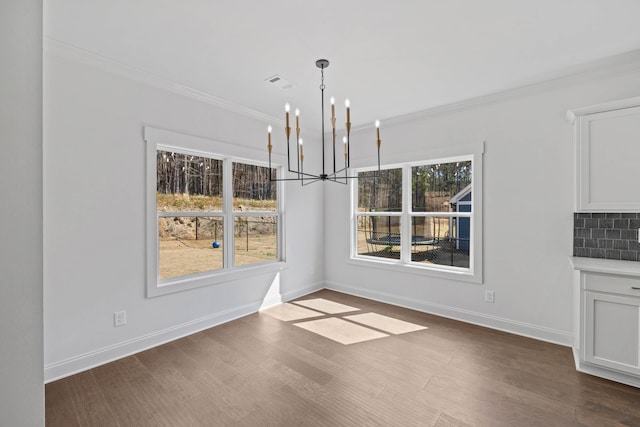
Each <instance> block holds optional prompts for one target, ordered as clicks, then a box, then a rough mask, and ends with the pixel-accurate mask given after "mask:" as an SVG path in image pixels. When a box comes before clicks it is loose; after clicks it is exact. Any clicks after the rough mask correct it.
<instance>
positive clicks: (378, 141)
mask: <svg viewBox="0 0 640 427" xmlns="http://www.w3.org/2000/svg"><path fill="white" fill-rule="evenodd" d="M376 144H377V145H378V150H380V120H376Z"/></svg>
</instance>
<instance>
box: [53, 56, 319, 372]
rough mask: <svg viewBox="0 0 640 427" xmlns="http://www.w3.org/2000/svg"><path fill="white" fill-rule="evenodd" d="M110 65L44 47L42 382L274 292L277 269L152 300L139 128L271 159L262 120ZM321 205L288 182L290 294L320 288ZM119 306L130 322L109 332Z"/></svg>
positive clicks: (224, 315)
mask: <svg viewBox="0 0 640 427" xmlns="http://www.w3.org/2000/svg"><path fill="white" fill-rule="evenodd" d="M67 53H68V55H67ZM73 58H75V59H73ZM94 64H95V66H94ZM105 64H106V63H105V62H104V61H101V60H99V59H96V58H91V57H83V55H82V54H80V55H78V53H77V52H66V51H65V49H64V48H60V47H57V48H55V49H46V50H45V92H44V114H45V120H44V131H45V140H44V272H45V282H44V288H45V309H44V319H45V361H44V362H45V379H46V380H51V379H54V378H57V377H61V376H65V375H69V374H70V373H73V372H75V371H78V370H83V369H87V368H89V367H91V366H93V365H96V364H101V363H104V362H106V361H108V360H110V359H114V358H118V357H122V356H123V355H126V354H128V353H133V352H136V351H139V350H141V349H143V348H145V347H149V346H153V345H157V344H158V343H160V342H163V341H166V340H170V339H173V338H175V337H177V336H180V335H184V334H188V333H190V332H193V331H195V330H198V329H202V328H205V327H209V326H211V325H214V324H217V323H220V322H223V321H226V320H229V319H231V318H234V317H237V316H241V315H244V314H247V313H249V312H253V311H255V310H256V309H257V308H258V307H259V306H260V304H261V303H262V301H263V299H264V297H265V295H267V292H269V295H270V296H272V294H273V292H274V290H273V289H272V290H271V291H269V289H270V286H271V284H272V283H273V282H274V279H275V274H263V275H261V276H256V277H253V278H251V279H248V280H242V281H235V282H228V283H224V284H219V285H216V286H210V287H206V288H199V289H195V290H190V291H184V292H179V293H174V294H170V295H165V296H161V297H156V298H146V297H145V283H146V282H145V265H146V262H145V256H146V255H145V250H146V247H145V198H144V194H145V181H144V178H145V142H144V140H143V134H142V132H143V126H144V125H149V126H153V127H157V128H162V129H168V130H172V131H177V132H183V133H186V134H189V135H195V136H199V137H203V138H207V139H211V140H213V141H218V142H223V143H228V144H238V145H243V146H249V147H253V148H256V149H259V150H260V154H259V156H258V157H257V158H256V160H263V161H266V160H267V151H266V123H265V122H262V121H260V120H257V119H254V118H249V117H248V116H245V115H239V114H235V113H232V112H229V111H225V110H223V109H221V108H217V107H214V106H212V105H210V104H207V103H204V102H200V101H197V100H195V99H192V98H189V97H186V96H181V95H178V94H175V93H172V92H170V91H167V90H162V89H159V88H156V87H154V86H152V85H147V84H143V83H141V82H139V81H138V80H135V79H130V78H127V77H124V76H123V75H119V74H116V73H111V72H105V71H102V68H100V67H102V66H105ZM106 65H107V66H109V67H112V68H113V69H114V70H120V71H122V72H123V73H124V74H127V73H128V72H130V71H131V70H128V71H127V70H125V69H120V68H119V67H118V66H117V65H114V64H106ZM134 74H135V73H134ZM132 76H133V74H132ZM274 147H275V148H274V150H279V151H281V152H282V151H283V150H282V149H280V148H279V147H278V143H277V142H276V141H274ZM211 150H212V151H214V152H215V150H216V148H215V145H212V147H211ZM262 153H264V154H262ZM322 207H323V198H322V187H321V186H320V185H319V184H316V185H315V186H310V187H305V188H304V189H301V187H300V186H299V184H298V185H296V184H287V187H286V219H287V222H286V227H287V228H286V237H287V241H286V245H287V246H286V247H287V260H288V268H287V269H285V270H283V271H282V272H281V275H280V281H279V285H280V288H279V290H277V291H278V292H276V293H279V294H281V295H283V297H284V298H291V297H293V296H297V295H301V294H305V293H308V292H311V291H312V290H314V289H317V288H320V287H322V285H323V269H322V266H323V254H324V253H323V244H322V236H323V233H322V232H323V230H322V216H323V208H322ZM119 310H126V312H127V324H126V325H125V326H124V327H119V328H114V326H113V313H114V312H115V311H119Z"/></svg>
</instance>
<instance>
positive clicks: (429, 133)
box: [325, 55, 640, 345]
mask: <svg viewBox="0 0 640 427" xmlns="http://www.w3.org/2000/svg"><path fill="white" fill-rule="evenodd" d="M636 57H637V55H636ZM616 67H617V69H619V72H617V73H615V74H612V73H611V72H603V70H602V69H600V70H597V71H593V72H590V73H583V74H582V75H580V76H577V77H575V78H572V79H560V80H557V81H553V82H550V83H547V84H542V85H538V86H536V87H531V88H526V89H521V90H517V91H513V92H511V93H509V94H504V95H505V96H501V97H500V96H494V97H491V98H487V99H486V100H485V101H486V102H474V103H469V105H467V106H466V107H463V108H459V109H452V110H450V111H447V112H442V113H440V114H433V115H426V114H425V115H423V116H422V117H417V118H415V119H413V120H410V121H404V122H401V121H399V120H396V122H395V123H396V124H394V121H393V120H391V121H386V124H385V122H383V128H382V130H381V132H382V135H381V136H382V140H383V149H382V158H383V162H384V160H385V158H393V159H394V161H397V160H399V159H400V160H403V161H408V160H409V161H412V160H419V158H417V157H416V155H415V153H416V152H420V153H422V154H423V155H424V156H425V157H426V156H428V153H429V150H430V149H434V148H437V147H443V146H452V145H456V144H469V143H477V142H482V141H485V154H484V193H483V195H484V212H483V213H484V284H483V285H477V284H469V283H463V282H458V281H453V280H443V279H437V278H433V277H429V276H421V275H417V274H408V273H407V274H402V273H400V274H399V273H395V272H390V271H386V270H381V269H375V268H374V269H369V268H366V267H363V266H359V265H353V264H349V262H348V260H349V244H348V242H347V240H346V238H345V237H344V236H345V235H346V234H347V232H348V195H347V194H346V192H343V191H342V190H341V189H335V188H331V187H327V188H326V193H325V201H326V206H325V227H326V242H327V246H326V248H325V261H326V263H327V264H326V265H327V269H326V276H325V278H326V282H327V286H328V287H330V288H333V289H337V290H341V291H344V292H348V293H353V294H356V295H361V296H365V297H369V298H373V299H378V300H382V301H387V302H392V303H396V304H400V305H404V306H408V307H413V308H416V309H419V310H424V311H427V312H433V313H437V314H441V315H445V316H449V317H454V318H458V319H462V320H466V321H470V322H474V323H479V324H484V325H488V326H491V327H494V328H499V329H505V330H508V331H512V332H515V333H519V334H523V335H530V336H533V337H536V338H539V339H543V340H549V341H553V342H557V343H562V344H565V345H570V344H571V342H572V323H571V322H572V305H571V304H572V299H571V292H572V291H571V289H572V288H571V286H572V270H571V267H570V264H569V262H568V257H569V256H571V255H572V245H573V241H572V235H573V217H572V212H573V182H574V172H573V171H574V157H573V153H574V151H573V128H572V125H571V124H570V123H569V122H568V121H567V120H566V119H565V113H566V111H567V110H568V109H572V108H577V107H581V106H587V105H592V104H597V103H600V102H604V101H610V100H615V99H620V98H627V97H632V96H638V95H640V64H638V61H637V60H636V62H635V64H631V65H630V66H629V64H627V66H624V67H622V66H620V64H617V65H616ZM471 104H472V105H471ZM443 111H444V110H443ZM370 135H372V131H371V130H368V131H361V132H359V134H358V133H356V134H355V135H354V136H353V138H352V141H356V140H358V138H360V137H362V138H365V139H366V138H370ZM634 143H637V142H634ZM402 153H412V154H404V155H403V154H402ZM620 155H624V153H620ZM329 242H331V243H329ZM487 289H490V290H494V291H495V303H493V304H491V303H485V302H484V291H485V290H487Z"/></svg>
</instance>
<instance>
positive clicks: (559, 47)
mask: <svg viewBox="0 0 640 427" xmlns="http://www.w3.org/2000/svg"><path fill="white" fill-rule="evenodd" d="M44 6H45V15H44V32H45V37H47V38H48V39H51V40H53V41H56V42H60V43H63V44H67V45H70V46H73V47H75V48H79V49H82V50H86V51H88V52H90V53H93V54H96V55H99V56H101V57H104V58H108V59H111V60H113V61H115V62H118V63H121V64H125V65H128V66H130V67H134V68H136V69H138V70H142V71H145V72H148V73H150V74H153V75H154V76H160V77H163V78H166V79H169V80H171V81H173V82H176V83H179V84H181V85H184V86H187V87H189V88H192V89H195V90H197V91H200V92H204V93H206V94H209V95H212V96H214V97H216V98H218V99H221V100H223V101H224V102H226V103H231V104H232V105H233V104H235V105H238V106H241V107H243V108H245V109H246V108H248V109H250V110H254V111H257V112H259V113H262V114H265V115H268V116H271V117H274V118H278V119H280V120H282V119H283V116H284V108H283V106H284V103H285V102H286V101H288V102H290V103H291V105H292V107H293V108H296V107H297V108H300V110H301V125H302V126H301V127H303V128H304V127H305V126H310V127H311V128H313V129H318V128H319V127H320V117H319V116H320V106H319V104H320V90H319V85H320V70H319V69H318V68H316V66H315V61H316V60H317V59H319V58H326V59H328V60H329V61H330V62H331V64H330V66H329V68H328V69H327V70H326V71H325V84H326V91H325V93H326V96H327V97H329V96H335V98H336V100H337V104H338V107H337V115H338V123H341V122H343V121H344V107H343V102H344V99H345V98H349V99H350V101H351V119H352V122H353V123H354V126H363V125H368V124H370V123H372V122H373V121H374V120H375V119H377V118H379V119H381V120H382V121H383V122H384V119H387V118H392V117H398V116H402V115H406V114H411V113H415V112H419V111H423V110H428V109H431V108H435V107H439V106H443V105H448V104H452V103H456V102H460V101H464V100H468V99H472V98H475V97H479V96H482V95H487V94H491V93H495V92H500V91H504V90H508V89H511V88H515V87H520V86H523V85H527V84H531V83H535V82H538V81H542V80H544V79H547V78H550V77H558V76H561V75H563V74H565V73H568V72H569V71H570V70H572V69H574V70H575V67H577V66H581V65H583V64H588V63H590V62H592V61H596V60H600V59H603V58H607V57H610V56H615V55H619V54H623V53H626V52H630V51H634V50H638V49H640V27H639V26H638V17H640V1H638V0H483V1H477V0H447V1H445V0H397V1H388V0H387V1H383V0H323V1H303V0H272V1H264V2H263V1H257V0H256V1H242V0H181V1H177V0H97V1H86V0H44ZM274 74H278V75H280V76H282V77H283V78H285V79H286V80H288V81H290V82H291V83H293V84H294V85H295V87H293V88H290V89H281V88H278V87H275V86H274V85H270V84H268V83H266V82H265V79H267V78H268V77H271V76H273V75H274Z"/></svg>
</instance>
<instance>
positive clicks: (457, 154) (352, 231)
mask: <svg viewBox="0 0 640 427" xmlns="http://www.w3.org/2000/svg"><path fill="white" fill-rule="evenodd" d="M483 154H484V143H480V144H473V145H465V146H458V147H452V148H440V149H437V150H434V151H433V152H432V155H431V156H429V154H428V153H421V154H416V153H412V155H411V156H410V158H413V159H415V158H422V159H423V160H420V161H417V162H416V161H411V162H398V163H395V164H390V165H385V167H384V168H385V169H394V168H401V169H402V170H403V172H402V180H403V185H402V187H403V196H402V199H403V200H402V203H403V209H402V212H360V213H359V212H358V185H357V180H353V181H352V182H351V191H350V207H351V209H350V210H351V212H350V220H349V236H350V239H349V240H350V260H349V263H350V264H353V265H358V266H364V267H372V268H380V269H384V270H391V271H396V272H403V273H411V274H417V275H421V276H432V277H438V278H444V279H452V280H458V281H462V282H469V283H476V284H482V283H483V280H484V279H483V253H482V248H483V219H482V214H483V207H482V201H483V200H482V189H483V182H482V179H483V176H484V173H483ZM436 156H437V157H436ZM461 160H471V161H472V164H473V178H472V187H471V191H472V194H473V196H472V200H471V205H472V212H473V213H472V214H471V213H465V212H414V213H412V212H409V207H410V206H411V192H409V191H406V190H405V189H406V188H411V174H410V170H411V167H412V166H418V165H424V164H436V163H448V162H452V161H461ZM371 170H375V168H371V167H367V168H357V169H355V168H354V169H353V172H354V173H357V172H364V171H371ZM358 215H360V216H379V215H384V216H400V217H401V220H400V221H401V225H400V227H401V230H402V231H401V233H402V235H404V236H407V235H410V226H411V217H412V216H441V217H442V216H450V217H453V216H456V217H470V218H471V221H470V228H471V230H470V233H471V234H470V235H471V244H472V251H471V254H470V258H469V268H468V269H467V268H460V267H452V266H446V265H437V264H420V263H415V262H408V261H403V260H407V259H409V260H410V259H411V254H410V253H407V252H410V251H411V245H410V244H404V245H403V246H402V247H401V260H391V259H388V258H377V257H371V256H366V255H358V248H357V239H358V230H357V216H358Z"/></svg>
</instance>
